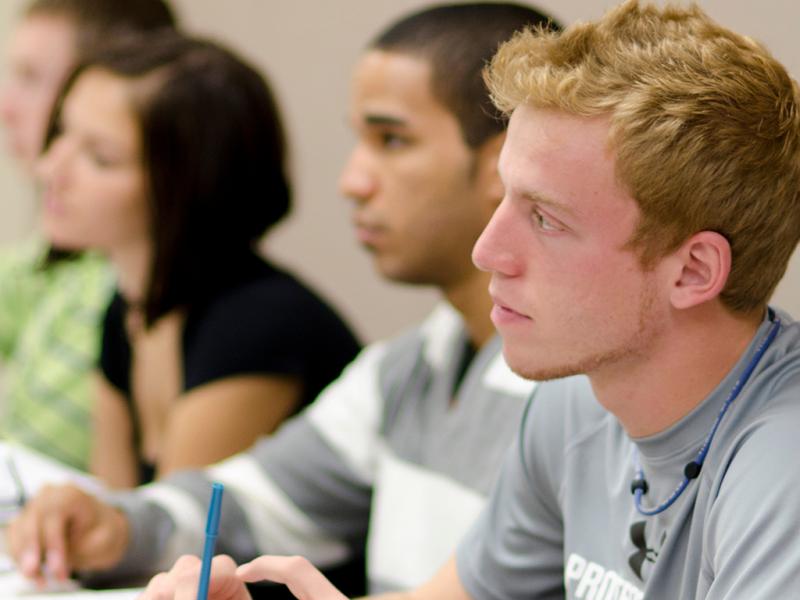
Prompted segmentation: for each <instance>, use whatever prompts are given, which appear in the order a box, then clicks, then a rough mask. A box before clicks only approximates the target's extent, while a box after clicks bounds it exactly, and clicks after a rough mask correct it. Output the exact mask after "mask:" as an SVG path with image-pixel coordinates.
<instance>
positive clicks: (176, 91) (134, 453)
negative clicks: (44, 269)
mask: <svg viewBox="0 0 800 600" xmlns="http://www.w3.org/2000/svg"><path fill="white" fill-rule="evenodd" d="M286 154H287V152H286V143H285V138H284V131H283V125H282V122H281V119H280V115H279V113H278V109H277V106H276V104H275V102H274V99H273V96H272V93H271V91H270V89H269V87H268V85H267V83H266V82H265V80H264V78H263V77H262V76H261V75H260V74H259V73H258V72H257V71H256V70H255V69H254V68H252V67H251V66H250V65H248V64H246V63H245V62H244V61H242V60H241V59H240V58H239V57H237V56H236V55H234V54H233V53H232V52H230V51H228V50H226V49H225V48H223V47H221V46H219V45H216V44H214V43H212V42H207V41H203V40H198V39H194V38H189V37H186V36H184V35H182V34H180V33H178V32H176V31H175V30H170V29H166V30H162V31H160V32H156V33H151V34H148V35H137V36H130V37H127V38H120V39H119V40H117V41H116V42H115V43H113V44H109V45H108V47H107V48H105V49H104V50H101V51H99V52H96V53H95V54H94V55H93V56H91V57H89V58H88V59H87V60H86V61H84V62H83V63H81V64H80V65H79V67H78V68H77V69H76V71H75V72H74V73H73V74H72V75H71V76H70V78H69V79H68V80H67V83H66V84H65V87H64V89H63V91H62V95H61V96H60V98H59V100H58V102H57V104H56V107H55V109H54V112H53V117H52V121H51V126H50V130H49V131H48V136H47V140H46V146H45V152H44V154H43V155H42V157H41V158H40V160H39V164H38V167H37V174H38V176H39V177H40V178H41V181H42V184H43V185H42V194H43V195H42V198H43V215H42V227H43V231H44V234H45V236H46V238H47V240H48V242H49V243H50V245H51V247H52V248H53V251H51V254H50V259H51V262H58V259H62V260H63V258H62V256H63V255H64V254H68V253H70V252H73V251H82V250H93V251H96V252H97V253H99V254H101V255H102V256H104V257H106V258H107V259H108V260H109V262H110V263H111V266H112V269H113V272H114V276H115V279H116V293H115V294H114V297H113V300H112V302H111V304H110V306H109V308H108V311H107V313H106V316H105V320H104V323H103V337H102V345H101V352H100V370H101V373H100V377H99V378H98V383H97V387H96V398H95V401H94V402H95V404H94V407H93V413H94V439H93V448H92V455H91V472H92V473H93V474H95V475H97V476H99V477H100V478H101V479H102V480H103V481H104V482H105V483H107V484H109V485H110V486H112V487H133V486H136V485H140V484H143V483H148V482H150V481H151V480H152V479H154V478H155V477H161V476H163V475H166V474H169V473H171V472H173V471H175V470H177V469H185V468H188V467H199V466H204V465H207V464H210V463H214V462H217V461H219V460H221V459H223V458H225V457H227V456H229V455H231V454H234V453H235V452H238V451H241V450H244V449H245V448H247V447H248V446H250V445H251V444H252V443H253V442H254V441H255V440H256V438H257V437H259V436H260V435H263V434H267V433H270V432H272V431H273V430H274V429H275V428H276V427H277V426H278V424H279V423H280V422H281V421H282V420H283V419H284V418H286V417H287V416H289V415H290V414H292V413H294V412H296V411H297V410H299V409H300V408H301V407H303V406H305V405H306V404H308V403H309V402H310V401H311V400H313V399H314V398H315V397H316V396H317V394H318V393H319V392H320V391H321V390H322V388H323V387H325V386H326V385H327V384H328V383H329V382H330V381H332V380H333V379H334V378H335V377H337V376H338V375H339V373H340V372H341V370H342V369H343V368H344V366H345V365H347V363H349V362H350V361H351V360H352V358H353V357H354V356H355V355H356V353H357V352H358V350H359V344H358V342H357V341H356V339H355V337H354V335H353V334H352V333H351V331H350V329H349V328H348V327H347V326H346V325H345V323H344V322H343V321H342V320H341V319H340V318H339V316H338V315H337V314H336V313H335V312H334V311H333V310H332V309H331V308H330V307H329V306H328V305H327V304H326V303H325V302H324V301H323V300H322V299H320V298H319V297H318V296H317V294H315V293H314V292H313V291H311V290H310V289H309V288H308V287H307V286H305V285H304V284H302V283H301V282H300V281H299V280H297V278H295V277H294V276H292V275H291V274H289V273H287V272H285V271H283V270H282V269H280V268H279V267H277V266H274V265H272V264H271V263H269V262H268V261H266V260H264V259H263V258H261V257H260V256H259V255H258V254H257V251H256V244H257V243H258V241H259V240H260V238H261V237H262V236H263V235H264V233H265V232H266V231H267V230H268V229H269V228H271V227H272V226H273V225H275V224H276V223H278V222H279V221H280V220H281V219H283V218H284V217H285V216H286V215H287V214H288V213H289V210H290V207H291V189H290V183H289V181H288V179H287V175H286V171H285V162H286Z"/></svg>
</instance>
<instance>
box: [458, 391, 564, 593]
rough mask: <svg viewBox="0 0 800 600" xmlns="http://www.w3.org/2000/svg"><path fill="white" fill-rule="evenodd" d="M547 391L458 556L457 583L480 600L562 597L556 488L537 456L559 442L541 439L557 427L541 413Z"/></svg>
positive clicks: (528, 414) (531, 408)
mask: <svg viewBox="0 0 800 600" xmlns="http://www.w3.org/2000/svg"><path fill="white" fill-rule="evenodd" d="M545 387H546V386H540V387H539V389H538V390H537V392H536V393H535V396H534V398H533V399H532V400H531V401H529V404H528V407H527V409H526V411H525V415H524V417H523V420H522V425H521V427H520V433H519V436H518V438H517V440H516V442H515V443H514V444H513V445H512V446H511V448H510V449H509V453H508V454H507V456H506V460H505V463H504V465H503V469H502V472H501V475H500V479H499V481H498V483H497V486H496V487H495V489H494V491H493V493H492V496H491V498H490V500H489V504H488V505H487V507H486V508H485V509H484V511H483V513H482V514H481V516H480V517H479V518H478V520H477V522H476V523H475V525H474V526H473V527H472V529H471V530H470V531H469V533H468V534H467V536H466V537H465V538H464V539H463V540H462V542H461V544H460V545H459V547H458V550H457V553H456V561H457V566H458V575H459V579H460V580H461V582H462V584H463V585H464V587H465V588H466V590H467V591H468V592H469V594H470V596H471V597H472V598H475V599H476V600H501V599H502V600H516V599H519V600H523V599H526V600H527V599H530V598H536V599H537V600H547V599H551V598H552V599H561V598H563V597H564V587H563V554H562V544H563V542H562V540H563V533H562V522H561V515H560V510H559V508H558V504H557V501H556V498H555V490H556V489H557V487H553V483H554V482H553V481H552V472H551V469H549V468H547V467H546V466H545V465H544V461H545V456H544V453H540V452H539V448H540V447H542V446H543V445H547V444H550V446H549V450H552V449H553V448H555V447H557V446H555V444H557V443H558V440H557V439H550V440H545V439H543V438H544V437H545V435H546V434H547V433H548V430H549V431H550V432H556V431H557V429H558V428H557V427H553V426H552V425H553V423H552V422H551V423H550V427H547V426H546V422H547V415H543V414H539V413H540V411H539V410H537V408H538V404H539V402H538V401H539V397H540V395H541V394H542V392H543V391H544V392H545V393H547V390H545V389H544V388H545ZM553 437H557V432H556V435H555V436H553ZM537 442H540V443H537Z"/></svg>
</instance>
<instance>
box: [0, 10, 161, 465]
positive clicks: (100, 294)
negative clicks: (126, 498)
mask: <svg viewBox="0 0 800 600" xmlns="http://www.w3.org/2000/svg"><path fill="white" fill-rule="evenodd" d="M174 26H175V17H174V14H173V12H172V10H171V9H170V7H169V6H168V5H167V4H166V3H165V2H164V1H163V0H137V1H136V2H120V1H118V0H33V1H32V2H29V3H28V4H27V5H26V7H25V8H24V10H23V11H22V13H21V17H20V19H19V21H18V23H17V24H16V27H15V28H14V30H13V32H12V35H11V38H10V41H9V44H8V50H7V76H6V80H5V81H4V83H3V85H2V88H0V119H2V122H3V126H4V129H5V131H4V134H5V139H6V146H7V148H8V151H9V153H10V154H11V156H12V157H13V158H14V160H15V162H16V163H17V165H18V166H19V168H20V170H22V171H23V172H24V173H25V174H26V175H27V176H30V177H32V176H33V168H34V163H35V161H36V159H37V157H38V156H39V153H40V151H41V148H42V144H43V142H44V134H45V129H46V126H47V122H48V119H49V116H50V112H51V109H52V107H53V103H54V101H55V98H56V95H57V93H58V91H59V89H60V87H61V85H62V83H63V82H64V80H65V79H66V77H67V75H68V73H69V72H70V71H71V69H72V68H73V67H74V66H75V65H76V64H77V62H78V61H79V60H80V59H81V58H82V57H83V56H86V55H89V54H91V53H92V52H93V51H94V49H95V48H96V47H98V45H101V44H102V43H103V42H104V41H105V40H108V39H113V38H114V37H116V36H118V35H121V34H124V33H131V32H139V31H150V30H155V29H161V28H171V27H174ZM47 250H48V248H47V244H46V243H45V242H44V241H43V240H42V239H41V236H40V235H39V234H36V235H34V236H33V238H32V239H30V240H27V241H25V242H23V243H18V244H14V245H11V246H9V247H6V248H3V249H0V360H2V361H3V363H4V364H3V368H4V369H3V370H4V382H3V383H4V395H3V398H2V400H0V406H2V407H3V414H2V417H0V437H2V438H4V439H7V440H12V441H14V442H18V443H21V444H24V445H25V446H28V447H30V448H32V449H34V450H37V451H39V452H41V453H43V454H45V455H48V456H50V457H52V458H55V459H57V460H58V461H60V462H62V463H64V464H67V465H70V466H72V467H76V468H79V469H84V470H86V469H88V465H89V453H90V445H91V416H90V413H91V397H92V393H91V390H90V387H91V386H90V381H89V380H90V377H89V374H90V373H91V371H92V370H93V369H94V368H95V366H96V363H97V357H98V350H99V345H100V327H101V320H102V315H103V311H104V310H105V308H106V306H107V304H108V302H109V301H110V299H111V292H112V290H113V276H112V274H111V270H110V268H109V266H108V264H107V262H106V261H105V259H104V258H102V257H100V256H98V255H96V254H94V253H83V254H80V255H75V256H74V257H72V258H71V259H70V260H68V261H62V262H60V263H59V264H56V265H50V266H49V267H47V268H45V267H44V258H45V256H46V255H47Z"/></svg>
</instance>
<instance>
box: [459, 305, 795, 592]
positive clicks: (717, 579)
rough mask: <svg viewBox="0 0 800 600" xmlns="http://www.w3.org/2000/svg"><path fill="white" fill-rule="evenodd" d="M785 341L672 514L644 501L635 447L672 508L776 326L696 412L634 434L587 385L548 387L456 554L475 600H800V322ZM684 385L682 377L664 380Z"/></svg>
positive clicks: (786, 326) (572, 381) (743, 396)
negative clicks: (640, 506) (653, 511)
mask: <svg viewBox="0 0 800 600" xmlns="http://www.w3.org/2000/svg"><path fill="white" fill-rule="evenodd" d="M779 316H780V318H781V322H782V323H781V326H780V329H779V331H778V335H777V337H776V338H775V340H774V341H773V343H772V344H771V346H770V347H769V348H768V350H767V351H766V353H765V354H764V356H763V358H762V359H761V361H760V362H759V363H758V365H757V367H756V368H755V370H754V371H753V374H752V376H751V377H750V380H749V381H748V383H747V384H746V385H745V387H744V388H743V389H742V391H741V393H740V395H739V396H738V397H737V398H736V399H735V400H734V402H733V404H732V405H731V407H730V409H729V410H728V412H727V413H726V414H725V416H724V418H723V419H722V422H721V424H720V426H719V429H718V431H717V433H716V436H715V437H714V440H713V443H712V444H711V447H710V450H709V452H708V455H707V458H706V460H705V464H704V466H703V469H702V471H701V473H700V476H699V478H698V479H696V480H693V481H691V482H690V483H689V486H688V487H687V488H686V490H685V491H684V492H683V494H682V495H681V496H680V497H679V499H678V500H677V502H676V503H675V504H673V505H672V506H671V507H670V508H668V509H667V510H666V511H664V512H662V513H660V514H658V515H655V516H650V517H646V516H643V515H641V514H640V513H639V512H638V511H637V510H636V508H635V507H634V502H633V496H632V494H631V489H630V488H631V482H632V480H633V478H634V473H635V469H634V460H633V455H634V448H636V449H638V453H639V456H640V460H641V463H642V466H643V468H644V472H645V476H646V478H647V482H648V484H649V491H648V493H647V494H646V495H645V497H644V502H643V503H644V505H645V507H653V506H656V505H658V504H660V503H661V502H662V501H663V500H665V499H666V498H667V497H669V495H670V494H671V493H672V491H673V490H674V489H675V487H676V486H677V485H678V483H679V482H680V481H681V479H682V477H683V469H684V465H686V463H688V462H689V461H691V460H693V459H694V458H695V456H696V455H697V452H698V450H699V449H700V447H701V445H702V444H703V442H704V440H705V439H706V437H707V435H708V433H709V431H710V429H711V427H712V425H713V423H714V420H715V419H716V418H717V415H718V413H719V411H720V408H721V407H722V405H723V403H724V402H725V400H726V398H727V397H728V395H729V394H730V391H731V389H732V388H733V387H734V385H735V384H736V380H737V378H738V377H739V376H740V375H741V373H742V372H743V371H744V370H745V368H746V366H747V365H748V363H750V362H751V359H752V357H753V355H754V353H755V352H756V348H757V346H758V345H759V344H760V342H761V341H762V340H763V339H764V338H765V337H766V335H767V333H768V330H769V328H770V326H771V322H770V321H769V320H765V322H764V323H762V325H761V327H760V329H759V331H758V333H757V334H756V336H755V338H754V340H753V342H752V343H751V344H750V346H749V347H748V349H747V351H746V352H745V354H744V355H743V356H742V358H741V359H740V361H739V362H738V364H737V365H736V367H735V368H734V369H733V370H732V371H731V372H730V373H729V374H728V375H727V376H726V377H725V379H724V380H723V381H722V382H721V383H720V384H719V385H718V386H717V388H716V389H715V390H714V391H713V392H712V393H711V394H710V395H709V397H708V398H706V399H705V400H704V401H703V403H701V404H700V405H699V406H698V407H697V408H696V409H695V410H694V411H692V412H691V413H690V414H689V415H687V416H686V417H684V418H683V419H682V420H681V421H679V422H678V423H676V424H675V425H673V426H672V427H670V428H669V429H667V430H666V431H663V432H660V433H658V434H656V435H654V436H651V437H647V438H641V439H635V440H631V439H630V438H629V437H628V436H627V434H626V433H625V431H624V430H623V428H622V426H621V425H620V423H619V422H618V421H617V420H616V419H615V418H614V417H613V416H612V415H611V414H610V413H608V412H606V411H605V410H604V409H603V408H602V407H601V406H600V405H599V404H598V403H597V401H596V400H595V399H594V396H593V394H592V389H591V386H590V384H589V381H588V379H586V378H585V377H573V378H568V379H563V380H559V381H554V382H549V383H546V384H542V385H540V386H539V388H538V389H537V391H536V392H535V395H534V397H533V399H532V401H531V404H530V405H529V408H528V410H527V412H526V415H525V418H524V421H523V424H522V427H521V432H520V436H519V439H518V441H517V443H516V445H515V446H514V447H512V450H511V452H510V454H509V456H508V459H507V460H506V463H505V465H504V470H503V473H502V474H501V478H500V481H499V482H498V487H497V488H496V489H495V493H494V495H493V497H492V499H491V501H490V503H489V505H488V506H487V508H486V510H484V512H483V513H482V515H481V517H480V518H479V520H478V521H477V523H476V524H475V526H474V527H473V528H472V530H471V531H470V533H469V534H468V535H467V537H466V538H465V539H464V540H463V542H462V543H461V545H460V546H459V549H458V553H457V561H458V572H459V577H460V579H461V581H462V583H463V584H464V585H465V586H466V589H467V590H468V592H469V593H470V595H471V596H472V597H473V598H475V599H477V600H485V599H489V598H492V599H494V598H497V599H500V598H502V599H504V600H507V599H516V598H520V599H522V598H525V599H531V598H536V599H542V598H547V599H549V598H559V599H560V598H569V599H573V598H574V599H577V598H586V599H588V600H610V599H615V600H623V599H637V598H647V599H648V600H662V599H663V600H676V599H688V598H694V599H700V598H704V599H707V600H711V599H719V598H726V599H728V600H731V599H740V598H741V599H746V600H754V599H757V598H769V599H771V600H775V599H781V598H798V597H800V477H798V476H797V474H796V465H797V460H798V457H800V325H798V324H797V323H794V322H793V321H792V320H791V319H790V318H789V317H788V316H787V315H785V314H783V313H780V314H779ZM664 377H665V378H666V377H680V373H664Z"/></svg>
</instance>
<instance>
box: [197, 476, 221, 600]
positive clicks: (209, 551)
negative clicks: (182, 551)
mask: <svg viewBox="0 0 800 600" xmlns="http://www.w3.org/2000/svg"><path fill="white" fill-rule="evenodd" d="M224 489H225V488H224V486H223V485H222V484H221V483H214V484H213V485H212V486H211V504H209V505H208V520H207V521H206V543H205V546H203V566H202V568H201V569H200V585H199V587H198V588H197V600H207V598H208V580H209V578H210V577H211V559H212V558H213V556H214V544H216V542H217V532H218V531H219V513H220V510H221V509H222V491H223V490H224Z"/></svg>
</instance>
